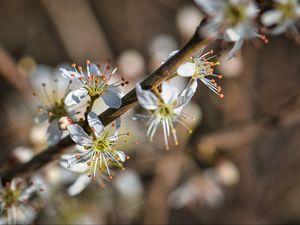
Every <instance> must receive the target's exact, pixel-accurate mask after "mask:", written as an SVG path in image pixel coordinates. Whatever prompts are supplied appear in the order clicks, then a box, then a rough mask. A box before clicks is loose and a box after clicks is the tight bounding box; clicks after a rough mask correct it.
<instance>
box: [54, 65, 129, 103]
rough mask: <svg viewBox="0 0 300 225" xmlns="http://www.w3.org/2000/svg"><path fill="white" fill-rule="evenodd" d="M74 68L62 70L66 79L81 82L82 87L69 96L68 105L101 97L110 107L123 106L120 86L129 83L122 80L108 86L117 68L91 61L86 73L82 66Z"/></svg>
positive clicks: (74, 66)
mask: <svg viewBox="0 0 300 225" xmlns="http://www.w3.org/2000/svg"><path fill="white" fill-rule="evenodd" d="M72 67H73V70H68V69H64V68H60V70H61V74H62V76H63V77H65V78H68V79H72V80H76V81H78V82H80V83H81V87H80V88H78V89H76V90H73V91H71V92H70V93H69V94H68V95H67V97H66V99H65V104H66V105H68V106H72V105H76V104H79V103H80V102H82V101H83V100H85V99H87V98H89V97H90V98H91V97H99V96H100V97H101V98H102V99H103V101H104V102H105V104H106V105H107V106H109V107H112V108H119V107H120V106H121V104H122V101H121V90H120V88H119V86H123V85H125V84H127V83H128V81H125V80H124V79H123V78H122V80H120V81H116V82H114V83H111V84H108V82H109V81H110V79H111V78H112V77H113V75H114V74H115V73H116V71H117V68H112V67H111V66H109V65H104V66H102V67H100V66H97V65H96V64H94V63H91V62H90V61H89V60H87V66H86V73H84V72H83V70H82V67H81V66H78V67H77V68H76V65H75V64H72Z"/></svg>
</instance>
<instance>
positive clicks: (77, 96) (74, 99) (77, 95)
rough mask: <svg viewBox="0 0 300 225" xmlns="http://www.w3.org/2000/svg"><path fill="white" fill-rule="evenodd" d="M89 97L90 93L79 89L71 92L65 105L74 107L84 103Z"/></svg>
mask: <svg viewBox="0 0 300 225" xmlns="http://www.w3.org/2000/svg"><path fill="white" fill-rule="evenodd" d="M87 95H88V91H87V90H86V89H85V88H79V89H77V90H74V91H71V92H70V93H69V94H68V95H67V97H66V98H65V104H66V105H67V106H73V105H76V104H79V103H80V102H82V100H84V99H85V97H86V96H87Z"/></svg>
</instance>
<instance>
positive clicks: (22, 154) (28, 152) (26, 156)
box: [13, 146, 33, 163]
mask: <svg viewBox="0 0 300 225" xmlns="http://www.w3.org/2000/svg"><path fill="white" fill-rule="evenodd" d="M13 154H14V156H15V157H16V158H17V159H18V160H19V161H20V162H23V163H24V162H27V161H29V160H30V159H31V158H32V156H33V153H32V149H30V148H26V147H22V146H19V147H16V148H15V149H14V150H13Z"/></svg>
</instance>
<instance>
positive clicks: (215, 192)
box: [169, 175, 224, 208]
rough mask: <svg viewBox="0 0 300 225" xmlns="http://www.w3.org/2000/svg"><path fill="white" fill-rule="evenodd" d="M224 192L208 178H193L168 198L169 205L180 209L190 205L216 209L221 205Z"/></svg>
mask: <svg viewBox="0 0 300 225" xmlns="http://www.w3.org/2000/svg"><path fill="white" fill-rule="evenodd" d="M223 201H224V192H223V190H222V188H221V187H220V186H219V185H218V183H217V182H216V181H215V180H214V179H212V178H211V177H209V176H206V175H204V176H201V175H200V176H199V175H198V176H194V177H192V178H190V179H189V180H188V181H187V182H186V183H184V184H183V185H181V186H180V187H179V188H177V189H176V190H175V191H173V192H172V193H171V194H170V196H169V202H170V204H171V205H172V206H173V207H175V208H182V207H184V206H187V205H190V204H196V203H200V204H206V205H208V206H209V207H212V208H216V207H218V206H220V205H221V204H223Z"/></svg>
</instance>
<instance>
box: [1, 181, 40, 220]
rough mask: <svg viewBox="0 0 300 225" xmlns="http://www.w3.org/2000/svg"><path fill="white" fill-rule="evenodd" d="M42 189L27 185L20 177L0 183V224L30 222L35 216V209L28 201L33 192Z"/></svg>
mask: <svg viewBox="0 0 300 225" xmlns="http://www.w3.org/2000/svg"><path fill="white" fill-rule="evenodd" d="M39 191H42V189H41V188H40V187H38V186H36V185H34V184H31V185H29V186H27V185H26V182H25V181H24V180H23V179H21V178H14V179H13V180H12V181H11V182H7V183H6V184H5V186H2V185H1V183H0V211H1V216H0V224H30V223H32V222H33V220H34V219H35V217H36V209H35V207H34V206H33V205H32V204H31V203H30V201H31V198H32V197H33V195H34V194H36V193H38V192H39Z"/></svg>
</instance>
